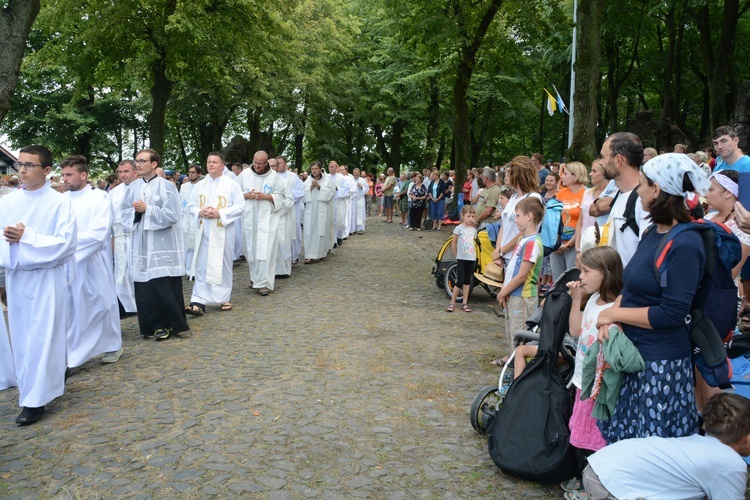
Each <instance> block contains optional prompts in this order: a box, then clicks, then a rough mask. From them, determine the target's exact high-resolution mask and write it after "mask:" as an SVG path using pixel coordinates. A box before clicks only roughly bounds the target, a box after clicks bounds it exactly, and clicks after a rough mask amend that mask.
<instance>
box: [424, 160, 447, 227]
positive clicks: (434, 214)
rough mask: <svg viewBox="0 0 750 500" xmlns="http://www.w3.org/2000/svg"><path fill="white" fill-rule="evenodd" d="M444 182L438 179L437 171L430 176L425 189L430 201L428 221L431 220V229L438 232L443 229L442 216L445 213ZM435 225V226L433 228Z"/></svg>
mask: <svg viewBox="0 0 750 500" xmlns="http://www.w3.org/2000/svg"><path fill="white" fill-rule="evenodd" d="M445 188H446V185H445V181H443V179H441V178H440V177H438V173H437V171H435V172H432V175H430V185H429V186H428V187H427V194H428V195H429V200H430V220H432V224H433V226H432V229H436V230H440V229H442V228H443V214H444V212H445ZM435 223H437V226H435Z"/></svg>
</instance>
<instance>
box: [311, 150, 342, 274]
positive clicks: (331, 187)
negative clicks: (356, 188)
mask: <svg viewBox="0 0 750 500" xmlns="http://www.w3.org/2000/svg"><path fill="white" fill-rule="evenodd" d="M304 185H305V197H304V202H305V224H304V230H305V231H304V233H305V264H312V263H313V262H317V261H318V260H320V259H324V258H325V257H326V256H327V255H328V252H329V251H330V250H331V246H332V242H331V234H332V233H333V197H334V194H335V192H336V186H335V184H334V183H333V181H332V180H331V177H330V176H329V175H327V174H326V173H325V172H324V171H323V166H322V165H321V163H320V162H319V161H316V162H313V164H312V165H310V176H309V177H308V178H307V180H306V181H305V184H304Z"/></svg>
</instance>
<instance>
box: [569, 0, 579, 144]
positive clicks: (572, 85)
mask: <svg viewBox="0 0 750 500" xmlns="http://www.w3.org/2000/svg"><path fill="white" fill-rule="evenodd" d="M577 19H578V0H573V50H572V54H571V58H570V106H569V107H568V149H570V145H571V144H572V143H573V125H575V118H574V113H573V108H574V107H575V104H574V102H573V95H574V94H575V91H576V70H575V65H576V22H577Z"/></svg>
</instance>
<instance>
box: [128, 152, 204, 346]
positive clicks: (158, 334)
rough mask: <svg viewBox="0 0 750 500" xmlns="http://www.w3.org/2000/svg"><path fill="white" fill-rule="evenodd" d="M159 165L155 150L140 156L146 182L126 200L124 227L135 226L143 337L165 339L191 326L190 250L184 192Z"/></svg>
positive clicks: (134, 261) (136, 280)
mask: <svg viewBox="0 0 750 500" xmlns="http://www.w3.org/2000/svg"><path fill="white" fill-rule="evenodd" d="M160 162H161V158H160V157H159V155H158V154H157V152H156V151H154V150H153V149H143V150H141V151H139V152H138V154H137V155H136V157H135V165H136V168H138V172H139V173H140V174H141V178H140V179H138V180H137V181H135V182H133V184H132V187H131V188H130V191H129V193H128V196H127V198H126V207H125V208H124V213H123V225H125V224H132V233H133V255H132V261H131V262H132V265H133V281H134V283H135V302H136V305H137V306H138V325H139V327H140V330H141V335H142V336H143V337H144V338H155V339H156V340H165V339H168V338H169V337H170V335H172V334H173V333H180V332H184V331H187V330H190V327H189V326H188V324H187V320H186V319H185V311H184V309H185V299H184V297H183V295H182V276H183V275H184V274H185V246H184V243H183V241H182V239H183V232H182V227H181V224H180V219H181V210H182V207H181V206H180V194H179V193H178V192H177V188H176V187H175V185H174V184H172V183H171V182H169V181H168V180H166V179H164V178H162V177H159V176H158V175H157V174H156V168H157V167H158V166H159V163H160ZM125 229H126V230H127V229H128V228H127V227H126V228H125Z"/></svg>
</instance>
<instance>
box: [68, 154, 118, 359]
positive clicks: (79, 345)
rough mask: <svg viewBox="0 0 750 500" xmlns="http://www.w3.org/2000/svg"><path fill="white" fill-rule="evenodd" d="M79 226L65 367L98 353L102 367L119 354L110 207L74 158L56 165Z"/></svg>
mask: <svg viewBox="0 0 750 500" xmlns="http://www.w3.org/2000/svg"><path fill="white" fill-rule="evenodd" d="M60 173H61V174H62V179H63V182H64V183H65V188H66V192H65V194H64V195H63V196H65V197H67V198H68V199H69V200H70V204H71V206H72V208H73V213H74V214H75V217H76V227H77V228H78V243H77V245H76V253H75V257H74V259H73V269H74V273H73V280H72V281H71V284H70V288H71V294H72V298H73V308H72V313H73V314H72V316H71V318H70V321H69V324H70V327H69V329H68V368H76V367H78V366H81V365H82V364H84V363H85V362H86V361H88V360H90V359H93V358H94V357H95V356H98V355H99V354H104V357H103V358H102V362H103V363H114V362H116V361H117V360H119V359H120V356H121V355H122V332H121V330H120V317H119V316H120V315H119V311H118V307H117V293H116V292H115V279H114V275H113V272H112V256H111V255H110V245H111V243H112V233H111V232H110V228H111V226H112V207H111V205H110V202H109V199H108V198H107V194H106V192H105V191H102V190H101V189H91V188H90V187H89V184H88V182H87V181H88V175H89V169H88V165H87V162H86V158H85V157H83V156H81V155H74V156H69V157H67V158H65V159H64V160H63V161H61V162H60Z"/></svg>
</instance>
